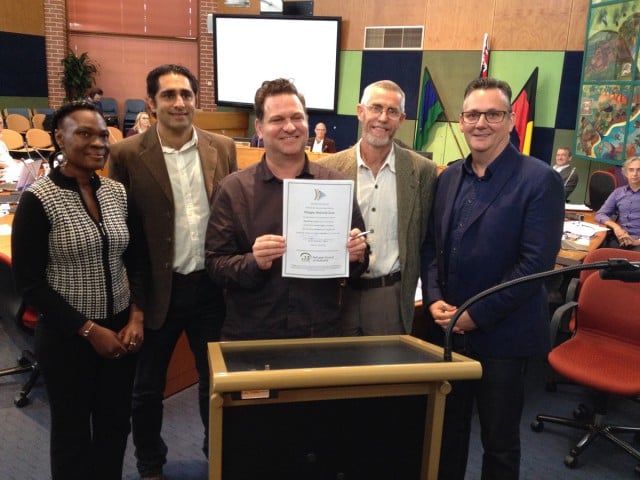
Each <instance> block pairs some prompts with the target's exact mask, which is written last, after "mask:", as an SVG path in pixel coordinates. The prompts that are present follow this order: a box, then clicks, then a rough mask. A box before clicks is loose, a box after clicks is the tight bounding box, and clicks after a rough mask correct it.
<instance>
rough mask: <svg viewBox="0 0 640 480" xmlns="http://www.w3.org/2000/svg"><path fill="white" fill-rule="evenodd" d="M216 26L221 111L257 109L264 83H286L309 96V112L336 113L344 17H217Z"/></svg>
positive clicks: (215, 65) (215, 54) (216, 72)
mask: <svg viewBox="0 0 640 480" xmlns="http://www.w3.org/2000/svg"><path fill="white" fill-rule="evenodd" d="M212 20H213V28H212V33H213V68H214V82H215V102H216V104H217V105H219V106H228V107H241V108H242V107H253V100H254V97H255V93H256V90H257V89H258V88H259V87H260V85H261V84H262V82H263V81H264V80H273V79H275V78H279V77H283V78H288V79H290V80H292V81H293V83H294V84H295V85H296V87H297V88H298V91H299V92H300V93H302V94H303V95H304V97H305V100H306V106H307V110H308V111H309V112H318V113H321V112H322V113H336V111H337V107H338V81H339V75H340V41H341V27H342V17H320V16H315V17H307V16H292V15H278V16H275V15H266V16H265V15H240V14H237V15H236V14H213V18H212ZM327 86H329V87H328V88H327Z"/></svg>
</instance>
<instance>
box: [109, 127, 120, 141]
mask: <svg viewBox="0 0 640 480" xmlns="http://www.w3.org/2000/svg"><path fill="white" fill-rule="evenodd" d="M107 128H108V129H109V143H116V142H119V141H120V140H122V131H121V130H120V129H119V128H116V127H111V126H109V127H107Z"/></svg>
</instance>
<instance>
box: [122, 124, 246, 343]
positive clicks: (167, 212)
mask: <svg viewBox="0 0 640 480" xmlns="http://www.w3.org/2000/svg"><path fill="white" fill-rule="evenodd" d="M196 131H197V135H198V153H199V156H200V162H201V164H202V172H203V174H204V181H205V187H206V189H207V195H208V197H209V199H211V197H212V195H213V192H214V190H215V188H216V187H217V185H218V183H219V182H220V180H222V178H224V177H225V176H226V175H228V174H229V173H231V172H234V171H236V170H237V168H238V167H237V160H236V148H235V144H234V143H233V140H232V139H231V138H228V137H225V136H223V135H217V134H211V133H208V132H205V131H204V130H200V129H198V128H196ZM109 163H110V165H109V176H110V177H112V178H114V179H116V180H118V181H120V182H122V183H123V184H124V186H125V188H126V189H127V192H128V194H129V202H130V204H131V214H132V215H135V216H136V217H138V220H139V221H140V222H141V223H142V228H141V229H140V234H141V235H143V236H144V238H143V239H142V241H144V242H145V244H146V246H147V249H148V252H149V263H150V265H149V273H148V276H147V277H148V278H147V282H146V285H147V288H146V305H145V308H144V315H145V318H144V323H145V327H146V328H150V329H152V330H157V329H159V328H160V327H162V325H163V323H164V321H165V317H166V314H167V311H168V308H169V301H170V298H171V280H172V274H173V256H174V239H173V233H174V223H173V222H174V204H173V192H172V190H171V181H170V180H169V173H168V172H167V167H166V164H165V161H164V155H163V154H162V147H161V145H160V142H159V140H158V134H157V130H156V126H155V125H153V126H152V127H151V128H149V129H148V130H147V131H146V132H144V133H141V134H138V135H134V136H133V137H129V138H127V139H125V140H123V141H121V142H118V143H115V144H113V145H112V146H111V156H110V159H109Z"/></svg>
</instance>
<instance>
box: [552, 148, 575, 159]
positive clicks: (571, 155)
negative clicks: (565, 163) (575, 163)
mask: <svg viewBox="0 0 640 480" xmlns="http://www.w3.org/2000/svg"><path fill="white" fill-rule="evenodd" d="M558 150H566V151H567V153H568V154H569V158H572V157H573V154H572V153H571V148H570V147H564V146H563V147H558V148H556V152H557V151H558Z"/></svg>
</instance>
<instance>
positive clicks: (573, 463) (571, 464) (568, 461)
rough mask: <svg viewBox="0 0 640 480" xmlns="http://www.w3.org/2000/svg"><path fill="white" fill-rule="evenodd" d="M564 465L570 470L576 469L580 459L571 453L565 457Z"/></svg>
mask: <svg viewBox="0 0 640 480" xmlns="http://www.w3.org/2000/svg"><path fill="white" fill-rule="evenodd" d="M564 464H565V465H566V466H567V467H568V468H576V467H577V466H578V458H577V457H576V456H575V455H572V454H571V453H569V454H567V455H566V456H565V457H564Z"/></svg>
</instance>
